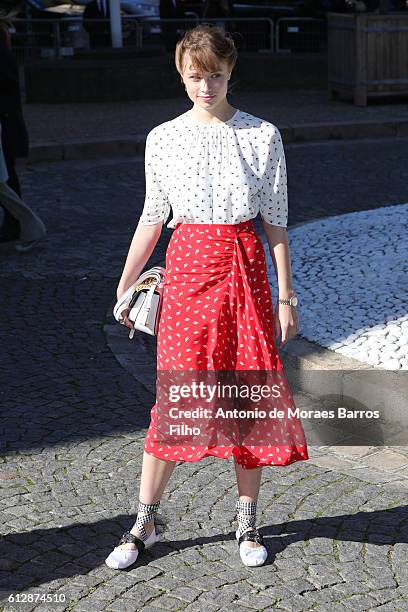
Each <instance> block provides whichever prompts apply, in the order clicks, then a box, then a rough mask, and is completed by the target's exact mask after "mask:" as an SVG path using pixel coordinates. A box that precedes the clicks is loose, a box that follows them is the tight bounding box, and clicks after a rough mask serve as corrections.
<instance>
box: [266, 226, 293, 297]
mask: <svg viewBox="0 0 408 612" xmlns="http://www.w3.org/2000/svg"><path fill="white" fill-rule="evenodd" d="M262 225H263V228H264V230H265V234H266V237H267V240H268V245H269V251H270V254H271V258H272V261H273V265H274V268H275V274H276V279H277V282H278V288H279V297H280V298H281V299H288V298H289V297H291V296H293V295H294V294H295V291H294V289H293V287H292V270H291V263H290V248H289V242H288V233H287V230H286V228H285V227H278V226H277V225H271V224H270V223H267V222H266V221H263V223H262Z"/></svg>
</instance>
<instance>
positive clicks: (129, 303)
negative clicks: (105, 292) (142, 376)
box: [113, 266, 166, 339]
mask: <svg viewBox="0 0 408 612" xmlns="http://www.w3.org/2000/svg"><path fill="white" fill-rule="evenodd" d="M165 273H166V271H165V269H164V268H162V267H161V266H154V267H153V268H150V270H146V272H143V273H142V274H141V275H140V276H139V278H138V279H137V281H136V282H135V283H133V285H131V286H130V287H129V289H127V291H125V293H124V294H123V295H122V296H121V297H120V299H119V300H118V301H117V302H116V304H115V307H114V309H113V316H114V317H115V319H116V321H118V323H121V324H122V325H124V324H125V323H124V320H123V317H122V316H121V315H122V312H123V311H124V310H125V309H126V308H129V314H128V318H129V319H130V321H132V322H133V325H134V329H131V330H130V333H129V338H130V339H132V338H133V336H134V333H135V330H136V329H137V330H139V331H143V332H145V333H146V334H151V335H152V336H155V335H157V332H158V329H159V321H160V314H161V308H162V301H163V285H164V280H165Z"/></svg>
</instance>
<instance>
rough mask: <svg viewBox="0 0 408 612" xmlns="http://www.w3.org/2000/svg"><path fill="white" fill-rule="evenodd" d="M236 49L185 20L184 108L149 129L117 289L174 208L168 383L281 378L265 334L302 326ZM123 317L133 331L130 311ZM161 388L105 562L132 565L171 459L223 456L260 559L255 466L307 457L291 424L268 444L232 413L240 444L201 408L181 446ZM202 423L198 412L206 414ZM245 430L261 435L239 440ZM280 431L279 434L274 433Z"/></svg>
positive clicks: (166, 305) (269, 156)
mask: <svg viewBox="0 0 408 612" xmlns="http://www.w3.org/2000/svg"><path fill="white" fill-rule="evenodd" d="M236 59H237V51H236V48H235V46H234V43H233V41H232V39H230V38H227V37H225V35H224V31H223V30H222V29H220V28H218V27H212V26H209V25H199V26H197V27H196V28H194V29H192V30H190V31H187V32H186V33H185V34H184V36H183V38H182V39H181V40H180V41H179V42H178V43H177V47H176V53H175V60H176V66H177V70H178V72H179V74H180V76H181V80H182V82H183V83H184V86H185V89H186V92H187V95H188V97H189V98H190V100H191V101H192V102H193V104H194V106H193V107H192V108H191V109H190V110H189V111H187V112H185V113H183V114H181V115H179V116H178V117H176V118H175V119H173V120H171V121H167V122H165V123H163V124H161V125H158V126H156V127H155V128H153V130H151V131H150V132H149V134H148V136H147V140H146V151H145V169H146V199H145V203H144V209H143V212H142V215H141V217H140V219H139V223H138V226H137V228H136V231H135V234H134V237H133V240H132V243H131V246H130V249H129V254H128V257H127V260H126V263H125V266H124V270H123V273H122V276H121V279H120V282H119V285H118V289H117V297H118V299H119V298H120V297H121V296H122V295H123V293H124V292H125V291H126V289H127V288H128V287H129V286H130V285H131V284H132V283H133V282H134V281H135V280H136V279H137V278H138V276H139V274H140V272H141V271H142V270H143V267H144V266H145V264H146V262H147V261H148V259H149V257H150V255H151V253H152V251H153V249H154V246H155V245H156V243H157V240H158V238H159V236H160V232H161V228H162V225H163V222H164V221H166V219H167V217H168V214H169V212H170V206H171V207H172V208H173V219H172V221H171V222H170V223H169V225H168V227H173V228H175V231H174V232H173V234H172V237H171V240H170V242H169V245H168V248H167V252H166V280H165V285H164V296H163V308H162V312H161V318H160V326H159V332H158V336H157V370H158V374H159V372H160V374H163V373H164V374H166V373H167V375H169V376H171V377H172V380H173V379H174V378H175V376H176V374H177V375H179V376H180V378H181V377H182V376H185V375H186V374H188V373H189V372H190V375H191V376H193V374H194V375H196V374H199V373H200V372H201V373H203V372H204V375H206V374H208V377H209V378H211V376H212V378H213V379H214V375H215V377H221V378H222V376H221V374H222V373H223V372H231V371H233V372H235V373H236V374H239V375H240V376H241V375H242V377H243V379H244V380H248V379H250V378H251V376H249V375H250V374H251V375H252V374H254V375H255V376H258V380H260V379H262V380H263V377H264V376H267V378H268V379H269V378H270V375H271V374H272V375H275V378H276V377H277V378H278V379H279V380H280V381H282V380H283V372H282V364H281V362H280V358H279V355H278V353H277V350H276V346H275V338H276V339H277V338H278V337H279V335H280V334H281V336H282V338H281V343H282V344H285V343H286V342H287V340H289V339H290V338H293V337H294V336H295V335H296V334H297V331H298V321H297V317H296V309H295V306H296V300H295V299H294V298H295V294H294V290H293V288H292V283H291V267H290V254H289V246H288V240H287V232H286V224H287V189H286V187H287V185H286V166H285V156H284V151H283V145H282V140H281V137H280V133H279V130H278V129H277V128H276V127H275V126H274V125H273V124H271V123H269V122H267V121H264V120H262V119H259V118H258V117H254V116H253V115H250V114H248V113H246V112H244V111H241V110H239V109H236V108H233V107H232V106H231V105H230V104H229V103H228V100H227V99H226V94H227V88H228V81H229V79H230V77H231V72H232V70H233V68H234V65H235V62H236ZM258 212H260V213H261V216H262V218H263V227H264V229H265V233H266V236H267V239H268V243H269V248H270V251H271V255H272V259H273V263H274V266H275V270H276V274H277V280H278V285H279V301H278V302H277V304H276V310H275V314H274V315H273V309H272V298H271V292H270V287H269V283H268V279H267V272H266V263H265V252H264V249H263V245H262V242H261V240H260V238H259V236H258V235H257V233H256V232H255V229H254V226H253V222H252V219H253V218H254V217H255V216H256V215H257V213H258ZM281 300H282V301H281ZM128 313H129V310H127V311H125V315H126V314H128ZM125 322H126V325H127V326H128V327H129V328H132V323H131V321H130V320H129V319H128V318H127V316H125ZM274 332H275V336H274ZM170 372H171V374H169V373H170ZM191 373H193V374H191ZM202 379H205V376H203V377H202ZM165 382H166V381H165ZM164 386H165V384H163V385H162V387H164ZM282 388H285V385H284V384H282ZM157 390H158V396H157V398H156V404H155V405H154V407H153V409H152V411H151V423H150V427H149V430H148V432H147V436H146V441H145V446H144V456H143V466H142V475H141V487H140V494H139V505H138V513H137V518H136V522H135V524H134V526H133V527H132V529H131V530H130V531H126V532H125V533H124V534H123V536H122V538H121V539H120V541H119V544H118V546H116V547H115V549H114V550H113V551H112V552H111V554H110V555H109V556H108V557H107V559H106V563H107V565H108V566H109V567H112V568H115V569H122V568H125V567H128V566H129V565H131V564H132V563H134V562H135V561H136V559H137V557H138V554H139V553H140V552H141V551H142V550H143V549H144V547H149V546H151V545H153V544H154V543H155V542H156V540H157V536H156V531H155V525H154V518H155V514H156V512H157V510H158V508H159V504H160V498H161V496H162V494H163V492H164V489H165V487H166V484H167V482H168V480H169V478H170V476H171V474H172V472H173V469H174V467H175V465H176V462H177V461H181V462H184V461H199V460H201V459H203V458H204V457H208V456H214V457H219V458H223V459H228V457H230V456H231V455H233V456H234V465H235V472H236V478H237V485H238V493H239V499H238V500H237V504H236V510H237V519H238V529H237V531H236V538H237V540H238V546H239V553H240V557H241V559H242V562H243V563H244V564H245V565H248V566H259V565H262V564H263V563H264V562H265V560H266V557H267V551H266V548H265V546H264V544H263V539H262V536H261V534H260V533H259V532H258V530H257V528H256V507H257V499H258V494H259V488H260V481H261V472H262V467H263V466H264V465H288V464H290V463H293V462H295V461H301V460H306V459H308V454H307V447H306V442H305V439H304V433H303V429H302V426H301V424H300V421H299V420H297V419H291V422H290V424H289V423H288V421H286V420H285V419H283V421H279V420H276V419H275V420H274V419H272V420H271V421H270V422H271V424H272V426H271V427H269V431H268V433H265V435H266V436H269V435H272V436H274V444H269V445H268V444H267V443H266V444H265V439H263V440H262V439H261V438H262V434H263V433H264V432H265V423H266V421H262V425H263V429H257V427H256V426H257V425H258V423H261V420H259V421H257V419H255V421H254V420H251V419H248V420H245V419H244V420H243V421H241V420H239V419H238V420H235V421H234V420H232V421H231V424H230V429H231V431H232V430H233V429H234V427H235V428H237V429H239V435H240V436H241V437H240V440H242V438H243V439H244V443H243V444H242V443H241V444H238V443H234V444H230V445H228V444H218V442H219V440H221V439H223V440H225V439H226V438H228V435H231V436H233V434H232V433H231V431H228V427H227V426H225V425H224V424H223V423H222V422H221V420H220V421H219V423H221V426H220V425H218V422H217V424H216V423H215V420H214V418H212V417H210V419H209V421H208V422H209V427H208V428H207V430H206V431H205V434H208V435H207V437H206V436H205V435H201V436H199V438H198V439H197V438H196V437H195V436H191V437H190V443H187V444H184V445H183V443H180V444H179V443H177V442H178V441H179V440H180V437H179V436H178V435H176V436H174V438H172V436H171V435H168V436H167V437H166V433H168V431H167V429H166V427H164V426H163V422H165V421H166V416H168V413H167V414H166V409H167V406H166V402H165V401H164V400H163V394H161V396H159V390H162V388H160V389H159V387H158V389H157ZM286 391H287V389H286ZM284 399H285V401H284V402H282V403H281V407H282V406H286V407H288V406H289V405H292V403H293V402H292V400H291V397H290V394H288V393H286V395H285V397H284ZM269 401H270V400H269ZM225 403H228V402H225V401H224V402H223V404H224V405H225ZM182 405H184V404H182ZM264 405H265V402H264ZM241 406H245V400H244V401H243V402H241ZM203 421H204V419H201V422H200V421H196V422H199V423H200V424H201V425H202V424H203ZM198 429H199V428H198ZM204 429H205V427H204ZM254 432H255V434H256V435H258V436H259V440H255V443H253V444H247V443H246V441H247V440H248V439H249V438H250V435H251V433H252V434H253V433H254ZM271 432H272V434H271ZM214 434H215V438H214ZM278 434H279V435H281V436H282V440H281V439H280V438H279V440H278V439H277V435H278ZM265 435H264V437H265ZM210 436H212V437H211V439H210ZM184 439H185V438H184ZM214 439H215V442H214ZM234 440H235V438H234ZM236 441H237V440H236ZM252 442H254V440H252ZM257 442H258V443H257ZM277 444H278V445H277Z"/></svg>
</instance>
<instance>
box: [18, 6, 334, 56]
mask: <svg viewBox="0 0 408 612" xmlns="http://www.w3.org/2000/svg"><path fill="white" fill-rule="evenodd" d="M189 15H190V16H189V17H186V18H183V19H181V18H180V19H170V18H168V19H167V18H166V19H162V18H160V17H149V16H147V17H140V16H137V15H123V16H122V31H123V46H124V47H130V46H132V47H133V48H136V49H143V48H149V47H154V46H156V47H157V46H162V45H163V44H164V45H165V46H166V47H168V48H169V49H174V47H175V43H176V42H177V39H178V37H179V36H180V35H181V34H182V32H183V31H184V30H185V29H186V27H194V26H195V25H198V24H199V23H215V24H217V25H220V26H221V27H223V29H224V30H225V31H226V32H227V33H229V35H231V36H232V37H233V39H234V42H235V44H236V46H237V48H238V50H239V51H265V52H285V51H289V50H294V51H321V50H325V49H326V48H327V34H326V23H325V20H324V19H316V18H314V17H281V18H280V19H278V20H277V21H276V24H274V22H273V20H272V19H270V18H268V17H248V18H246V17H222V18H220V17H212V18H208V19H206V18H203V17H199V16H198V15H197V14H196V13H193V12H190V13H189ZM86 21H87V24H94V25H95V32H93V33H92V34H89V33H88V32H87V31H86V30H85V28H84V23H83V18H82V16H80V17H63V18H59V19H16V20H14V22H13V24H14V32H12V46H13V50H14V52H15V54H16V55H17V57H18V59H19V60H20V61H23V62H24V61H26V60H28V59H40V58H61V57H69V56H73V55H75V53H76V51H80V50H85V49H89V47H90V41H91V42H92V45H91V46H92V47H94V46H95V41H96V47H99V48H103V47H105V48H107V47H109V46H110V44H109V42H108V41H109V40H110V22H109V19H87V20H86ZM91 37H93V40H92V38H91ZM98 37H99V38H98Z"/></svg>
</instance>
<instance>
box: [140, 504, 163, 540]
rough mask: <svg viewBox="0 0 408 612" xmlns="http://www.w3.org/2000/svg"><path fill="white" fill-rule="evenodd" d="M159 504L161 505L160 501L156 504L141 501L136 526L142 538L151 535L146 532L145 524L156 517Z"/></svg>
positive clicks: (144, 538) (145, 538)
mask: <svg viewBox="0 0 408 612" xmlns="http://www.w3.org/2000/svg"><path fill="white" fill-rule="evenodd" d="M159 506H160V501H158V502H155V503H154V504H144V503H143V502H141V501H139V504H138V507H137V517H136V522H135V527H137V529H138V530H139V533H140V536H141V539H142V540H143V541H145V540H147V538H148V537H149V536H148V535H147V534H146V531H145V528H144V526H145V524H146V523H150V521H152V520H153V519H154V518H155V516H156V513H157V511H158V509H159Z"/></svg>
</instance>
